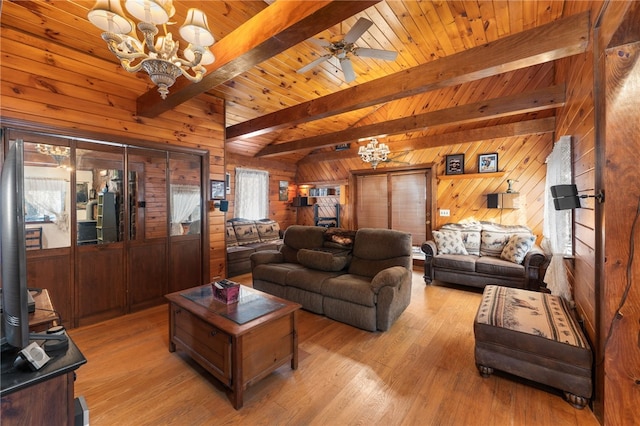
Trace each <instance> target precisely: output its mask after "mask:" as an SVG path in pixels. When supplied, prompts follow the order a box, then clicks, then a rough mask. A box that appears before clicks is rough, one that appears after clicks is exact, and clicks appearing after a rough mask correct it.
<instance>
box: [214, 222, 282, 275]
mask: <svg viewBox="0 0 640 426" xmlns="http://www.w3.org/2000/svg"><path fill="white" fill-rule="evenodd" d="M226 245H227V276H228V277H233V276H236V275H241V274H246V273H249V272H251V261H250V260H249V257H250V256H251V254H252V253H255V252H256V251H263V250H278V248H279V247H280V246H281V245H282V238H281V236H280V226H279V225H278V222H276V221H275V220H271V219H260V220H248V219H241V218H234V219H229V220H228V221H227V226H226Z"/></svg>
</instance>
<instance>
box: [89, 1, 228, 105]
mask: <svg viewBox="0 0 640 426" xmlns="http://www.w3.org/2000/svg"><path fill="white" fill-rule="evenodd" d="M125 7H126V8H127V11H129V13H130V14H131V15H133V16H134V17H135V18H137V19H138V20H139V21H140V22H139V23H138V29H139V30H140V32H141V33H142V34H143V35H144V43H142V42H141V41H140V40H139V39H138V38H137V36H136V33H135V31H134V26H133V24H134V23H133V22H132V21H131V20H130V19H129V18H127V17H126V15H125V14H124V12H123V11H122V6H121V4H120V0H98V1H97V2H96V4H95V6H94V7H93V9H91V10H90V11H89V13H88V15H87V17H88V18H89V21H90V22H91V23H92V24H93V25H95V26H96V27H98V28H100V29H101V30H103V31H105V32H103V33H102V39H103V40H104V41H106V42H107V46H108V47H109V50H111V52H112V53H113V54H114V55H116V56H117V57H118V59H119V60H120V63H121V64H122V68H124V69H125V70H127V71H128V72H138V71H139V70H140V69H144V70H145V71H146V72H147V73H148V74H149V77H150V78H151V81H153V83H154V84H155V85H156V86H158V92H160V96H161V97H162V99H166V98H167V94H168V93H169V89H168V88H169V87H171V86H172V85H173V83H175V81H176V78H178V77H180V75H184V76H185V77H186V78H187V79H189V80H191V81H193V82H194V83H197V82H199V81H200V80H202V77H203V76H204V73H205V72H206V71H207V70H206V68H205V67H203V65H208V64H212V63H213V61H214V60H215V58H214V56H213V53H211V51H210V50H209V47H210V46H211V45H212V44H213V43H214V41H215V40H214V38H213V34H211V31H210V30H209V25H208V23H207V16H206V15H205V14H204V12H202V11H201V10H198V9H194V8H191V9H189V11H188V12H187V18H186V19H185V21H184V24H183V25H182V26H181V27H180V36H181V37H182V38H183V39H184V40H186V41H187V42H189V45H188V46H187V47H186V48H185V49H184V50H183V55H184V58H185V59H182V58H179V57H178V47H179V46H178V41H177V40H173V35H172V34H171V33H170V32H167V27H166V25H170V24H172V22H169V19H170V18H171V17H172V16H173V15H174V14H175V11H176V9H175V7H173V0H156V1H153V0H125ZM157 25H162V26H163V28H164V35H163V36H159V37H158V39H157V40H155V42H154V38H155V36H156V34H158V28H157V27H156V26H157ZM145 47H146V50H147V51H148V53H147V52H145ZM138 60H139V62H137V63H135V64H134V62H136V61H138ZM189 71H192V72H193V75H192V74H190V73H189Z"/></svg>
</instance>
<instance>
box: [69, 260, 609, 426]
mask: <svg viewBox="0 0 640 426" xmlns="http://www.w3.org/2000/svg"><path fill="white" fill-rule="evenodd" d="M234 279H235V280H236V281H239V282H242V283H244V284H250V283H251V275H250V274H247V275H242V276H240V277H235V278H234ZM479 302H480V293H479V292H477V291H474V290H470V289H465V288H461V287H453V286H445V285H431V286H425V285H424V282H423V281H422V277H421V274H420V273H419V272H417V271H416V272H414V276H413V291H412V300H411V304H410V305H409V307H408V309H407V310H406V311H405V312H404V313H403V314H402V316H401V317H400V318H399V319H398V321H397V322H396V323H395V324H394V325H393V327H392V328H391V330H390V331H388V332H384V333H382V332H377V333H371V332H367V331H363V330H359V329H357V328H354V327H351V326H348V325H346V324H341V323H338V322H335V321H333V320H330V319H328V318H325V317H323V316H319V315H316V314H312V313H309V312H306V311H301V312H300V315H299V317H298V318H299V322H298V325H299V351H300V361H299V366H298V369H297V370H295V371H293V370H291V369H290V368H289V366H284V367H281V368H280V369H278V370H277V371H276V372H274V373H273V374H271V375H269V376H268V377H266V378H265V379H263V380H262V381H260V382H258V383H257V384H255V385H254V386H252V387H249V388H248V389H247V390H246V392H245V398H244V407H243V408H242V409H241V410H239V411H236V410H234V409H233V407H232V406H231V404H230V402H229V400H228V399H227V397H226V394H225V392H224V391H223V389H222V386H221V385H220V384H218V383H217V382H216V380H215V379H213V378H212V377H211V376H210V375H209V374H208V373H206V372H205V371H204V370H203V369H202V368H200V367H199V366H198V365H197V364H196V363H195V362H193V361H191V360H190V359H189V358H188V357H187V356H186V355H184V354H181V353H179V352H176V353H170V352H169V351H168V312H167V307H166V306H158V307H154V308H151V309H147V310H145V311H141V312H138V313H135V314H131V315H127V316H124V317H120V318H117V319H114V320H110V321H105V322H102V323H99V324H95V325H91V326H86V327H82V328H78V329H74V330H71V331H70V335H71V336H72V337H73V339H74V341H75V342H76V344H77V345H78V347H79V348H80V349H81V350H82V352H83V353H84V355H85V356H86V357H87V359H88V363H87V364H86V365H84V366H83V367H81V368H80V369H79V370H78V371H77V381H76V388H75V390H76V396H78V395H83V396H84V397H85V399H86V401H87V404H88V406H89V415H90V423H91V425H92V426H100V425H165V424H174V425H204V424H207V425H210V424H216V425H217V424H243V425H256V424H257V425H260V424H265V425H266V424H268V425H329V424H330V425H347V424H361V425H475V424H484V425H581V426H584V425H597V424H598V422H597V421H596V419H595V417H594V416H593V414H592V412H591V411H590V410H589V409H588V408H586V409H584V410H576V409H575V408H573V407H571V406H570V405H569V404H568V403H566V402H565V401H564V400H563V399H562V398H561V396H560V393H559V392H558V391H555V390H552V389H548V388H541V387H539V386H536V385H534V384H531V383H525V382H523V381H521V380H518V379H516V378H513V377H511V376H506V375H500V374H496V375H493V376H492V377H490V378H488V379H483V378H481V377H480V375H479V374H478V371H477V370H476V367H475V364H474V356H473V346H474V338H473V326H472V324H473V318H474V316H475V312H476V309H477V306H478V304H479Z"/></svg>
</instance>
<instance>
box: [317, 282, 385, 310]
mask: <svg viewBox="0 0 640 426" xmlns="http://www.w3.org/2000/svg"><path fill="white" fill-rule="evenodd" d="M322 294H323V295H324V296H325V297H331V298H333V299H338V300H344V301H347V302H351V303H356V304H358V305H364V306H375V300H376V299H375V293H374V292H373V290H372V289H371V280H370V279H369V278H366V277H363V276H361V275H352V274H344V275H338V276H337V277H333V278H327V279H326V280H324V282H323V284H322Z"/></svg>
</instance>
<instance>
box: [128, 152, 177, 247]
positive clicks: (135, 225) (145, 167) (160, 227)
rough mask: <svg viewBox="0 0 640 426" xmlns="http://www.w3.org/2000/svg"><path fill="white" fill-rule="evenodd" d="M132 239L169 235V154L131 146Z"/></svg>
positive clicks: (130, 222) (129, 160)
mask: <svg viewBox="0 0 640 426" xmlns="http://www.w3.org/2000/svg"><path fill="white" fill-rule="evenodd" d="M128 170H129V176H128V178H129V179H128V185H129V239H131V240H140V241H142V240H149V239H153V238H162V237H166V236H167V234H168V233H167V154H166V152H158V151H152V150H144V149H137V148H129V149H128Z"/></svg>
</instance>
